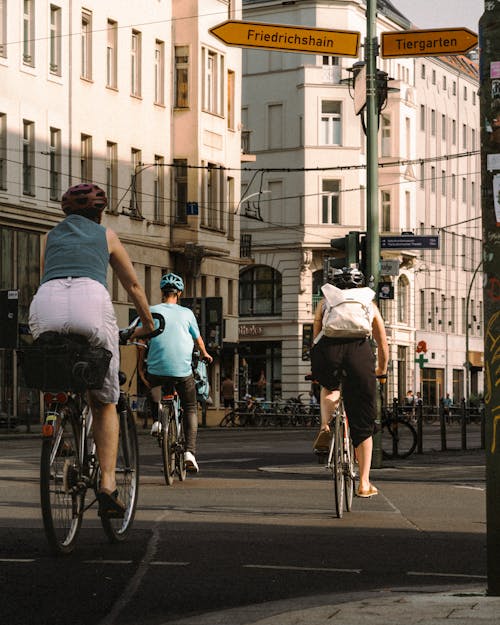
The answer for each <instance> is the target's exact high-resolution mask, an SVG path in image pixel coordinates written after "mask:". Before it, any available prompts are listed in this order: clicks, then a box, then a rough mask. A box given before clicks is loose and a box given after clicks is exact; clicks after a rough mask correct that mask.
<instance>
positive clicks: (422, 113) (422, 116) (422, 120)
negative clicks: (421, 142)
mask: <svg viewBox="0 0 500 625" xmlns="http://www.w3.org/2000/svg"><path fill="white" fill-rule="evenodd" d="M420 130H425V106H424V105H423V104H421V105H420Z"/></svg>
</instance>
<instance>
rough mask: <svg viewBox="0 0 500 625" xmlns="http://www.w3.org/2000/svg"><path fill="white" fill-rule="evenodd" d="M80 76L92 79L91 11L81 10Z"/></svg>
mask: <svg viewBox="0 0 500 625" xmlns="http://www.w3.org/2000/svg"><path fill="white" fill-rule="evenodd" d="M80 76H81V77H82V78H85V79H86V80H92V13H89V12H88V11H82V25H81V68H80Z"/></svg>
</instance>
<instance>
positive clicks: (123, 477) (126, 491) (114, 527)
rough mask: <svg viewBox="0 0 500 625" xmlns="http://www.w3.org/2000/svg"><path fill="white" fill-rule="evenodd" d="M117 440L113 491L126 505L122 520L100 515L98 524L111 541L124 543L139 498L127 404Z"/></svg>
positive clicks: (134, 438)
mask: <svg viewBox="0 0 500 625" xmlns="http://www.w3.org/2000/svg"><path fill="white" fill-rule="evenodd" d="M118 407H119V409H120V404H118ZM119 417H120V438H119V442H118V457H117V460H116V488H117V489H118V497H119V498H120V499H121V501H123V503H124V504H125V516H124V517H123V519H112V518H109V517H107V516H106V515H105V514H102V515H101V524H102V527H103V529H104V532H105V533H106V536H107V537H108V539H109V541H110V542H113V543H114V542H120V541H122V540H125V537H126V536H127V534H128V532H129V530H130V528H131V526H132V522H133V520H134V517H135V510H136V507H137V499H138V496H139V442H138V440H137V429H136V426H135V420H134V415H133V414H132V410H131V408H130V405H129V403H128V401H126V403H124V405H123V407H122V408H121V409H120V410H119Z"/></svg>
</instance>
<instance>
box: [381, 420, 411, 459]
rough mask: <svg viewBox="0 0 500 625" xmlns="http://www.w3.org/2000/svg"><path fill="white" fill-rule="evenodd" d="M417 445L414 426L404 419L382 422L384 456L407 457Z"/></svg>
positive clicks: (391, 457)
mask: <svg viewBox="0 0 500 625" xmlns="http://www.w3.org/2000/svg"><path fill="white" fill-rule="evenodd" d="M416 446H417V433H416V431H415V428H414V427H413V426H412V425H411V424H410V423H408V421H405V420H404V419H394V420H388V421H385V422H383V423H382V454H383V456H384V458H387V459H393V458H407V457H408V456H409V455H411V454H412V453H413V452H414V451H415V448H416Z"/></svg>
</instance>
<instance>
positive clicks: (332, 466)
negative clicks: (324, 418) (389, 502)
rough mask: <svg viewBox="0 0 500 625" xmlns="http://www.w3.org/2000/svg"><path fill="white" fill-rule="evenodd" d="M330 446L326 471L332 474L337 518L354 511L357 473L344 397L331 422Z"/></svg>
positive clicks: (340, 400)
mask: <svg viewBox="0 0 500 625" xmlns="http://www.w3.org/2000/svg"><path fill="white" fill-rule="evenodd" d="M329 426H330V431H331V436H330V446H329V449H328V459H327V463H326V466H325V469H327V470H328V471H331V472H332V479H333V488H334V499H335V510H336V513H337V517H338V518H339V519H341V518H342V517H343V516H344V509H345V510H346V511H347V512H350V511H351V510H352V501H353V496H354V486H355V481H356V471H355V468H354V464H355V456H354V446H353V444H352V440H351V436H350V433H349V422H348V420H347V415H346V412H345V409H344V403H343V401H342V397H340V399H339V402H338V404H337V407H336V409H335V411H334V413H333V415H332V418H331V420H330V424H329Z"/></svg>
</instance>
